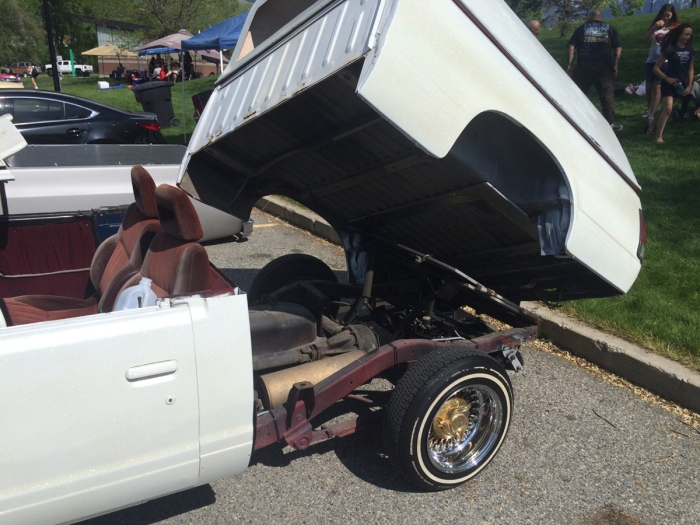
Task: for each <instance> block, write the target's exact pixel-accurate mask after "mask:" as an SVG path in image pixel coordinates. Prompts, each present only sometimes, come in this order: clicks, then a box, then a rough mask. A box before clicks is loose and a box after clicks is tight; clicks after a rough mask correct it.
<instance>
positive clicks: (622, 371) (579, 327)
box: [255, 196, 700, 413]
mask: <svg viewBox="0 0 700 525" xmlns="http://www.w3.org/2000/svg"><path fill="white" fill-rule="evenodd" d="M255 205H256V207H258V208H260V209H261V210H263V211H265V212H267V213H271V214H272V215H275V216H277V217H279V218H281V219H283V220H285V221H287V222H289V223H291V224H293V225H295V226H298V227H299V228H303V229H305V230H307V231H310V232H312V233H314V234H316V235H318V236H319V237H322V238H324V239H326V240H327V241H330V242H332V243H335V244H340V237H338V234H337V233H336V232H335V230H334V229H333V228H332V227H331V225H330V224H328V223H327V222H326V221H324V220H323V218H322V217H321V216H320V215H317V214H316V213H314V212H312V211H311V210H307V209H305V208H301V207H298V206H295V205H293V204H292V203H289V202H287V201H285V200H283V199H280V198H278V197H273V196H268V197H264V198H262V199H260V200H259V201H258V202H257V203H256V204H255ZM521 306H522V307H523V308H525V309H526V310H527V311H529V312H531V313H533V314H534V315H536V316H537V318H538V319H539V328H540V335H541V336H542V337H545V338H547V339H549V340H550V341H552V342H553V343H554V344H555V345H557V346H558V347H560V348H563V349H564V350H567V351H569V352H571V353H572V354H574V355H577V356H579V357H583V358H584V359H586V360H588V361H590V362H591V363H595V364H596V365H598V366H600V367H601V368H603V369H605V370H607V371H609V372H612V373H613V374H616V375H618V376H620V377H622V378H624V379H626V380H628V381H630V382H632V383H634V384H636V385H639V386H641V387H643V388H646V389H647V390H649V391H650V392H653V393H655V394H657V395H659V396H661V397H663V398H664V399H668V400H669V401H673V402H674V403H677V404H678V405H680V406H682V407H684V408H687V409H689V410H693V411H694V412H698V413H700V374H697V373H695V372H693V371H691V370H689V369H687V368H685V367H684V366H682V365H680V364H678V363H676V362H675V361H672V360H670V359H667V358H665V357H661V356H659V355H656V354H652V353H650V352H648V351H647V350H645V349H644V348H642V347H639V346H637V345H634V344H631V343H628V342H627V341H624V340H623V339H620V338H619V337H615V336H612V335H609V334H606V333H604V332H601V331H600V330H596V329H594V328H590V327H589V326H586V325H584V324H582V323H579V322H576V321H573V320H571V319H569V318H566V317H564V316H562V315H559V314H557V313H556V312H554V311H552V310H550V309H548V308H545V307H544V306H542V305H539V304H537V303H529V302H525V303H522V304H521Z"/></svg>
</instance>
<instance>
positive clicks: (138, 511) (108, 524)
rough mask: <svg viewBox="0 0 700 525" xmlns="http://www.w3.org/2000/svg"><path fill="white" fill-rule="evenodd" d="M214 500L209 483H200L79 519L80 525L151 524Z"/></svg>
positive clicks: (211, 502)
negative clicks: (121, 508) (98, 514)
mask: <svg viewBox="0 0 700 525" xmlns="http://www.w3.org/2000/svg"><path fill="white" fill-rule="evenodd" d="M215 502H216V495H215V494H214V490H213V489H212V488H211V486H210V485H202V486H201V487H195V488H193V489H190V490H185V491H183V492H176V493H175V494H171V495H169V496H164V497H162V498H158V499H154V500H151V501H148V502H146V503H143V504H142V505H138V506H136V507H129V508H128V509H124V510H119V511H117V512H112V513H111V514H105V515H104V516H100V517H98V518H92V519H89V520H85V521H81V522H80V524H81V525H120V524H124V525H127V524H128V525H151V524H152V523H157V522H159V521H162V520H165V519H168V518H172V517H173V516H178V515H180V514H184V513H186V512H190V511H193V510H196V509H200V508H202V507H206V506H208V505H212V504H213V503H215Z"/></svg>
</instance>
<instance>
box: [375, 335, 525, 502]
mask: <svg viewBox="0 0 700 525" xmlns="http://www.w3.org/2000/svg"><path fill="white" fill-rule="evenodd" d="M512 412H513V387H512V385H511V382H510V379H509V378H508V374H507V373H506V372H505V370H504V369H503V367H502V366H501V365H500V364H499V363H498V362H496V361H495V360H494V359H492V358H490V357H489V356H487V355H484V354H483V353H481V352H478V351H476V350H472V349H469V348H464V347H448V348H443V349H439V350H436V351H434V352H432V353H430V354H428V355H427V356H425V357H423V358H422V359H421V360H419V361H418V362H417V363H415V364H414V365H413V366H411V367H410V368H409V369H408V371H407V372H406V373H405V374H404V376H403V377H402V378H401V379H400V380H399V382H398V384H397V385H396V389H395V390H394V392H393V394H392V396H391V399H390V401H389V405H388V407H387V412H386V415H385V416H384V428H383V432H384V445H385V448H386V452H387V455H388V456H389V458H390V460H391V461H392V463H393V464H394V467H395V468H396V469H397V470H398V472H399V473H401V474H403V476H404V477H405V478H406V479H407V480H408V481H409V482H410V483H411V484H413V485H415V486H416V487H418V488H420V489H422V490H426V491H438V490H445V489H449V488H453V487H456V486H458V485H461V484H462V483H464V482H466V481H467V480H469V479H471V478H473V477H474V476H476V475H477V474H478V473H479V472H480V471H481V470H482V469H483V468H484V467H485V466H486V465H487V464H488V463H489V462H490V461H491V460H492V459H493V457H494V456H495V455H496V453H497V452H498V450H499V449H500V447H501V445H502V444H503V440H504V438H505V436H506V433H507V432H508V426H509V425H510V420H511V415H512Z"/></svg>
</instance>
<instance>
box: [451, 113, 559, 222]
mask: <svg viewBox="0 0 700 525" xmlns="http://www.w3.org/2000/svg"><path fill="white" fill-rule="evenodd" d="M447 157H448V158H450V159H452V160H454V161H456V162H458V163H459V164H461V165H462V166H465V167H467V168H468V169H469V171H471V172H472V173H473V174H474V175H475V178H477V179H479V180H480V181H483V182H489V183H491V184H492V185H493V186H494V187H495V188H496V189H498V190H499V191H500V192H501V193H503V194H504V195H505V196H506V197H508V198H509V199H510V200H511V201H512V202H514V203H515V204H517V205H518V206H519V207H520V208H522V209H523V210H524V211H525V212H527V213H529V214H531V215H535V214H537V213H539V212H542V211H544V210H546V209H547V208H550V207H552V206H553V205H559V204H560V203H561V200H562V197H564V198H565V200H566V201H567V203H568V201H569V200H570V191H569V189H568V188H569V187H568V183H567V180H566V177H565V175H564V173H563V172H562V169H561V167H560V166H559V165H558V163H557V162H556V161H555V159H554V156H553V155H552V154H551V152H549V151H548V150H547V149H546V148H545V146H544V145H543V144H542V143H541V142H540V141H538V140H537V138H536V137H535V136H534V135H533V134H532V133H531V132H530V131H529V130H528V129H527V128H525V127H523V126H522V125H521V124H519V123H518V122H516V121H514V120H513V119H511V118H510V117H509V116H507V115H504V114H502V113H497V112H494V111H487V112H484V113H480V114H479V115H477V116H476V117H474V119H472V121H471V122H470V123H469V125H468V126H467V127H466V128H465V129H464V131H463V132H462V133H461V135H460V136H459V138H458V139H457V141H456V142H455V144H454V145H453V146H452V149H451V150H450V152H449V153H448V155H447Z"/></svg>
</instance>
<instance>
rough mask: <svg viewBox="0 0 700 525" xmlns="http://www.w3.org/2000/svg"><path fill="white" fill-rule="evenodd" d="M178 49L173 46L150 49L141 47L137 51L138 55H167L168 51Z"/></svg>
mask: <svg viewBox="0 0 700 525" xmlns="http://www.w3.org/2000/svg"><path fill="white" fill-rule="evenodd" d="M179 52H180V50H179V49H175V48H174V47H152V48H151V49H142V50H140V51H139V56H140V57H142V56H144V55H167V54H169V53H179Z"/></svg>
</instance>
